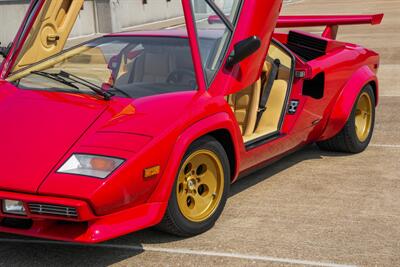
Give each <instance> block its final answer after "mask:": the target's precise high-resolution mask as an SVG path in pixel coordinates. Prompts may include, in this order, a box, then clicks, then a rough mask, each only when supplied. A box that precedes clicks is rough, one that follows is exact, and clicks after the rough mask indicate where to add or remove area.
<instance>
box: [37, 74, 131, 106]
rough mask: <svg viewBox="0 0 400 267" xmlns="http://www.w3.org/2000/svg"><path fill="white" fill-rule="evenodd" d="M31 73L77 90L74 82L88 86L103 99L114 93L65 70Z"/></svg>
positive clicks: (107, 98) (108, 98)
mask: <svg viewBox="0 0 400 267" xmlns="http://www.w3.org/2000/svg"><path fill="white" fill-rule="evenodd" d="M31 73H32V74H36V75H40V76H44V77H47V78H50V79H53V80H55V81H58V82H60V83H63V84H66V85H69V86H71V87H73V88H75V89H78V90H79V87H78V86H76V85H75V84H74V83H77V84H80V85H83V86H85V87H87V88H89V89H90V90H92V91H93V92H95V93H96V94H98V95H101V96H102V97H104V99H105V100H110V99H111V97H112V96H114V94H113V93H111V92H110V91H108V90H107V91H106V90H104V89H103V88H101V87H100V86H98V85H96V84H94V83H92V82H90V81H87V80H85V79H83V78H81V77H78V76H76V75H74V74H71V73H69V72H66V71H60V72H59V73H49V72H44V71H32V72H31ZM66 79H68V80H69V81H67V80H66ZM110 90H114V91H117V92H120V93H121V94H123V95H124V96H126V97H129V98H132V96H131V95H129V94H128V93H127V92H125V91H123V90H121V89H119V88H117V87H110Z"/></svg>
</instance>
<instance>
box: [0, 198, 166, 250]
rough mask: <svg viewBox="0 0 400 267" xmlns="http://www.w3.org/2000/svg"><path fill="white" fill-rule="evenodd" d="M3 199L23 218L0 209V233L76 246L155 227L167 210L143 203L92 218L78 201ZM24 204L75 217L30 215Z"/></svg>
mask: <svg viewBox="0 0 400 267" xmlns="http://www.w3.org/2000/svg"><path fill="white" fill-rule="evenodd" d="M3 199H12V200H20V201H23V202H24V205H25V210H26V211H27V215H26V216H16V215H9V214H4V213H3V212H2V211H1V209H0V232H5V233H13V234H18V235H25V236H32V237H39V238H46V239H54V240H61V241H68V242H79V243H98V242H102V241H106V240H108V239H112V238H116V237H118V236H121V235H125V234H128V233H131V232H134V231H138V230H141V229H144V228H147V227H150V226H153V225H156V224H157V223H159V222H160V221H161V219H162V217H163V215H164V212H165V209H166V206H167V203H162V202H157V203H146V204H142V205H139V206H136V207H133V208H129V209H126V210H123V211H119V212H116V213H112V214H109V215H105V216H96V215H95V214H94V213H93V211H92V209H91V208H90V206H89V205H88V203H86V202H85V201H82V200H75V199H67V198H58V197H50V196H49V197H47V196H38V195H29V194H21V193H13V192H6V191H0V201H1V200H3ZM28 203H42V204H49V205H60V206H68V207H71V208H75V209H76V211H77V214H78V216H77V217H75V218H71V217H67V216H57V215H49V214H34V213H32V212H31V211H30V209H29V206H28ZM9 221H12V222H13V224H12V225H11V224H10V223H9ZM18 221H21V222H24V223H23V227H20V226H18V225H15V222H18Z"/></svg>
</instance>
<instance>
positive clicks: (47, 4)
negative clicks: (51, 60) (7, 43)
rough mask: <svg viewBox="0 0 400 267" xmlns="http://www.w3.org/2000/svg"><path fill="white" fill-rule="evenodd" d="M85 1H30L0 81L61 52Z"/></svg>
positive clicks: (1, 70)
mask: <svg viewBox="0 0 400 267" xmlns="http://www.w3.org/2000/svg"><path fill="white" fill-rule="evenodd" d="M83 3H84V0H57V1H54V0H32V1H31V4H30V6H29V9H28V12H27V14H26V16H25V18H24V20H23V22H22V24H21V27H20V29H19V31H18V33H17V35H16V37H15V38H14V41H13V43H12V45H11V47H10V50H9V52H8V55H7V57H6V58H5V59H4V61H3V63H2V65H1V67H0V79H6V78H7V77H8V76H9V75H10V74H11V73H13V72H15V71H17V70H19V69H21V68H24V67H26V66H28V65H30V64H33V63H36V62H38V61H40V60H43V59H45V58H48V57H50V56H53V55H55V54H57V53H59V52H61V51H62V50H63V49H64V46H65V43H66V42H67V39H68V37H69V35H70V33H71V31H72V28H73V26H74V24H75V21H76V19H77V17H78V15H79V12H80V10H81V8H82V6H83Z"/></svg>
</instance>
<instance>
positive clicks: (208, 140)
mask: <svg viewBox="0 0 400 267" xmlns="http://www.w3.org/2000/svg"><path fill="white" fill-rule="evenodd" d="M204 149H206V150H209V151H212V152H214V153H215V154H216V155H217V156H218V158H219V160H220V162H221V165H222V168H223V172H224V175H223V176H224V177H223V183H224V186H223V189H222V190H223V191H222V196H221V199H220V202H219V204H218V205H217V207H216V208H215V210H214V211H213V213H212V215H210V217H208V218H207V219H205V220H204V221H200V222H193V221H191V220H189V219H187V218H186V217H185V216H184V215H183V214H182V212H181V210H180V208H179V204H178V200H177V190H176V188H177V182H178V176H179V172H180V170H181V168H182V167H183V163H184V162H185V161H186V160H187V159H188V157H189V156H190V155H192V154H193V153H194V152H196V151H199V150H204ZM230 183H231V182H230V165H229V160H228V157H227V155H226V152H225V149H224V148H223V146H222V145H221V144H220V143H219V142H218V141H217V140H216V139H215V138H213V137H210V136H206V137H202V138H201V139H199V140H197V141H195V142H194V143H193V144H192V145H191V146H190V147H189V148H188V150H187V152H186V153H185V156H184V158H183V159H182V162H181V166H180V168H179V171H178V173H177V175H176V177H175V182H174V186H173V188H172V192H171V196H170V199H169V202H168V207H167V210H166V212H165V215H164V218H163V219H162V221H161V223H160V224H159V225H157V226H156V228H157V229H159V230H161V231H163V232H167V233H170V234H173V235H177V236H180V237H190V236H195V235H198V234H201V233H204V232H206V231H207V230H209V229H210V228H212V227H213V226H214V224H215V222H216V221H217V219H218V218H219V217H220V215H221V213H222V211H223V209H224V207H225V204H226V201H227V199H228V196H229V190H230Z"/></svg>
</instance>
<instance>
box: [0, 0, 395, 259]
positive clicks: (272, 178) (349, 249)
mask: <svg viewBox="0 0 400 267" xmlns="http://www.w3.org/2000/svg"><path fill="white" fill-rule="evenodd" d="M291 2H292V3H291V4H290V5H287V6H285V8H284V13H285V14H329V13H342V14H350V13H375V12H385V13H386V17H385V19H384V23H383V25H382V26H376V27H371V26H356V27H354V26H353V27H345V28H343V29H342V30H341V31H340V35H339V39H342V40H346V41H351V42H357V43H361V44H364V45H366V46H368V47H371V48H374V49H376V50H377V51H379V52H381V53H382V65H381V71H380V80H381V92H380V93H381V99H380V105H379V108H378V111H377V119H376V128H375V134H374V138H373V140H372V144H371V146H370V147H369V148H368V149H367V150H366V151H365V152H364V153H361V154H358V155H347V154H338V153H328V152H323V151H320V150H318V149H317V148H316V147H315V146H310V147H307V148H305V149H303V150H301V151H298V152H296V153H294V154H293V155H291V156H288V157H286V158H284V159H282V160H281V161H279V162H277V163H275V164H273V165H271V166H269V167H267V168H265V169H263V170H261V171H258V172H257V173H255V174H253V175H250V176H248V177H246V178H244V179H242V180H240V181H239V182H238V183H236V184H235V185H233V187H232V195H231V197H230V199H229V201H228V203H227V206H226V209H225V211H224V213H223V215H222V217H221V218H220V220H219V221H218V222H217V224H216V225H215V227H214V228H213V229H212V230H210V231H209V232H207V233H205V234H202V235H200V236H197V237H194V238H187V239H179V238H175V237H173V236H169V235H166V234H163V233H160V232H157V231H155V230H145V231H140V232H137V233H133V234H130V235H126V236H123V237H121V238H119V239H116V240H112V241H109V242H107V243H103V244H100V245H97V246H86V245H82V246H81V245H72V244H65V243H61V242H48V241H46V240H39V239H30V238H21V237H18V236H13V235H7V234H0V266H65V265H68V266H81V265H83V266H108V265H115V266H154V265H161V266H188V265H195V266H205V265H219V266H220V265H229V266H243V265H246V266H247V265H255V266H291V265H300V266H306V265H312V266H348V265H361V266H399V265H400V159H399V157H400V116H398V114H399V113H397V112H400V110H399V106H400V105H399V103H400V91H399V85H400V75H399V74H398V73H399V71H400V64H399V63H400V32H399V30H398V29H399V27H400V18H399V15H400V1H399V0H355V1H348V0H329V1H327V0H305V1H291ZM312 30H313V31H320V29H312Z"/></svg>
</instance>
